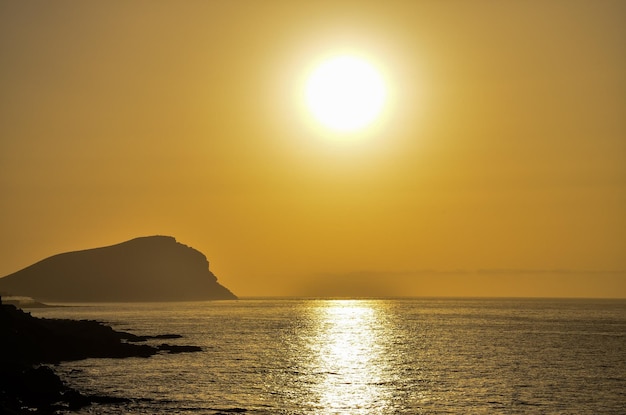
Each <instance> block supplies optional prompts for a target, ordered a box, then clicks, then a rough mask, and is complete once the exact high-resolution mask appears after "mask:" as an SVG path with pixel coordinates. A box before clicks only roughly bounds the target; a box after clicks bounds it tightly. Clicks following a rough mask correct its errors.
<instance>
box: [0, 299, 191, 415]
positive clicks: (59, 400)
mask: <svg viewBox="0 0 626 415" xmlns="http://www.w3.org/2000/svg"><path fill="white" fill-rule="evenodd" d="M178 337H180V336H178V335H171V334H169V335H168V334H166V335H158V336H136V335H134V334H131V333H124V332H118V331H115V330H113V329H112V328H111V327H108V326H105V325H103V324H101V323H99V322H97V321H91V320H81V321H74V320H59V319H42V318H34V317H32V316H31V315H30V314H28V313H25V312H23V311H21V310H19V309H17V308H16V307H15V306H13V305H7V304H2V302H1V300H0V339H2V352H1V353H0V413H2V414H5V413H6V414H32V413H46V414H47V413H50V414H52V413H57V411H59V410H68V409H69V410H75V409H78V408H81V407H83V406H86V405H89V404H91V403H95V402H99V403H106V402H119V401H123V400H124V399H123V398H115V397H105V396H85V395H83V394H81V393H79V392H78V391H76V390H74V389H72V388H69V387H68V386H66V385H65V384H64V383H63V382H62V381H61V379H59V377H58V376H57V375H56V374H55V373H54V371H53V370H52V369H50V368H49V367H48V366H41V364H45V363H57V362H61V361H72V360H80V359H86V358H92V357H98V358H125V357H150V356H152V355H154V354H156V353H184V352H196V351H200V350H201V348H199V347H197V346H184V345H169V344H161V345H160V346H150V345H147V344H141V345H138V344H133V343H135V342H142V341H145V340H147V339H165V338H167V339H174V338H178Z"/></svg>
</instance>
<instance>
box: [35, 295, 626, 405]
mask: <svg viewBox="0 0 626 415" xmlns="http://www.w3.org/2000/svg"><path fill="white" fill-rule="evenodd" d="M30 311H31V313H32V314H33V315H34V316H37V317H49V318H71V319H96V320H100V321H104V322H106V323H108V324H110V325H111V326H112V327H113V328H115V329H117V330H123V331H129V332H132V333H135V334H147V335H153V334H165V333H177V334H181V335H183V336H184V337H183V338H182V339H174V340H158V341H154V343H157V344H158V343H163V342H167V343H170V344H188V345H198V346H201V347H202V348H203V351H202V352H199V353H183V354H159V355H157V356H154V357H151V358H148V359H144V358H129V359H122V360H119V359H88V360H83V361H77V362H65V363H62V364H60V365H57V366H54V369H55V371H56V372H57V373H58V374H59V375H60V376H61V377H62V378H63V380H64V381H65V382H67V383H68V384H69V385H71V386H73V387H75V388H77V389H79V390H80V391H82V392H85V393H89V394H99V395H103V394H104V395H110V396H119V397H126V398H131V400H130V402H127V403H122V404H111V405H94V406H91V407H87V408H84V409H83V410H82V411H81V412H79V413H82V414H189V415H192V414H232V413H246V414H259V415H260V414H294V415H295V414H303V415H304V414H316V415H317V414H322V415H324V414H329V415H330V414H342V415H343V414H345V415H358V414H368V415H369V414H624V413H626V300H583V299H580V300H579V299H576V300H564V299H363V300H341V299H337V300H324V299H243V300H235V301H214V302H196V303H141V304H90V305H80V306H72V307H58V308H57V307H54V308H47V309H32V310H30Z"/></svg>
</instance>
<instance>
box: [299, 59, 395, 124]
mask: <svg viewBox="0 0 626 415" xmlns="http://www.w3.org/2000/svg"><path fill="white" fill-rule="evenodd" d="M386 92H387V91H386V87H385V83H384V82H383V78H382V77H381V76H380V74H379V73H378V72H377V71H376V69H374V67H373V66H372V65H371V64H370V63H368V62H367V61H365V60H363V59H360V58H357V57H354V56H349V55H342V56H337V57H334V58H331V59H328V60H326V61H324V62H323V63H321V64H320V65H319V66H318V67H317V68H316V69H315V70H314V71H313V72H312V73H311V75H310V77H309V78H308V81H307V83H306V90H305V94H306V103H307V106H308V108H309V110H310V111H311V113H312V114H313V116H314V117H315V119H316V120H317V121H319V122H320V123H321V124H322V125H324V126H326V127H327V128H329V129H331V130H334V131H338V132H352V131H357V130H361V129H363V128H364V127H366V126H368V125H370V124H371V123H373V122H374V121H375V120H376V118H377V117H378V116H379V115H380V113H381V111H382V109H383V106H384V104H385V99H386V95H387V93H386Z"/></svg>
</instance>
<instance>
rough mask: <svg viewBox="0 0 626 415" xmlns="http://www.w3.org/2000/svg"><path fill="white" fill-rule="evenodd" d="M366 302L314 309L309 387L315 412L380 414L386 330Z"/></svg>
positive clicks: (333, 302) (332, 303) (373, 306)
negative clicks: (315, 328)
mask: <svg viewBox="0 0 626 415" xmlns="http://www.w3.org/2000/svg"><path fill="white" fill-rule="evenodd" d="M380 313H381V312H380V310H379V309H378V308H377V307H376V304H375V303H374V302H372V301H368V300H331V301H324V302H322V303H321V304H320V307H319V308H318V309H317V316H316V317H317V321H318V324H319V326H318V331H317V334H316V336H314V337H313V338H311V339H310V340H311V344H310V347H311V349H312V352H313V355H312V356H311V357H312V360H311V366H312V367H311V369H312V370H313V371H314V373H315V374H316V377H315V378H316V382H315V383H314V384H313V385H312V389H313V390H312V392H313V395H315V396H317V399H318V405H319V410H320V412H322V413H327V414H361V413H363V414H372V413H377V412H384V410H385V408H386V407H387V406H388V400H389V394H388V393H387V391H386V390H385V382H384V375H385V371H386V367H385V366H386V365H385V359H384V352H383V351H384V345H385V335H384V333H385V329H386V328H385V324H384V321H383V319H382V316H381V315H380Z"/></svg>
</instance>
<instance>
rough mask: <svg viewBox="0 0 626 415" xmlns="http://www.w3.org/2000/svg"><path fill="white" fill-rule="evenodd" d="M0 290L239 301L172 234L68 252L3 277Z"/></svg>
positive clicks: (71, 298) (65, 298) (91, 298)
mask: <svg viewBox="0 0 626 415" xmlns="http://www.w3.org/2000/svg"><path fill="white" fill-rule="evenodd" d="M0 290H2V291H5V292H8V293H11V294H12V295H16V296H28V297H32V298H35V299H37V300H39V301H47V302H118V301H128V302H132V301H203V300H219V299H235V298H236V296H235V295H234V294H233V293H232V292H230V291H229V290H228V289H227V288H225V287H224V286H222V285H220V284H219V283H218V282H217V277H216V276H215V275H214V274H213V273H212V272H211V271H209V261H208V260H207V258H206V257H205V256H204V254H202V253H201V252H199V251H197V250H195V249H193V248H190V247H188V246H186V245H183V244H181V243H178V242H177V241H176V239H174V238H173V237H170V236H149V237H142V238H136V239H132V240H130V241H127V242H123V243H120V244H117V245H112V246H107V247H102V248H95V249H88V250H84V251H76V252H68V253H64V254H59V255H55V256H52V257H49V258H46V259H44V260H42V261H40V262H37V263H36V264H33V265H31V266H29V267H27V268H24V269H22V270H20V271H17V272H15V273H13V274H11V275H8V276H6V277H4V278H0Z"/></svg>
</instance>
